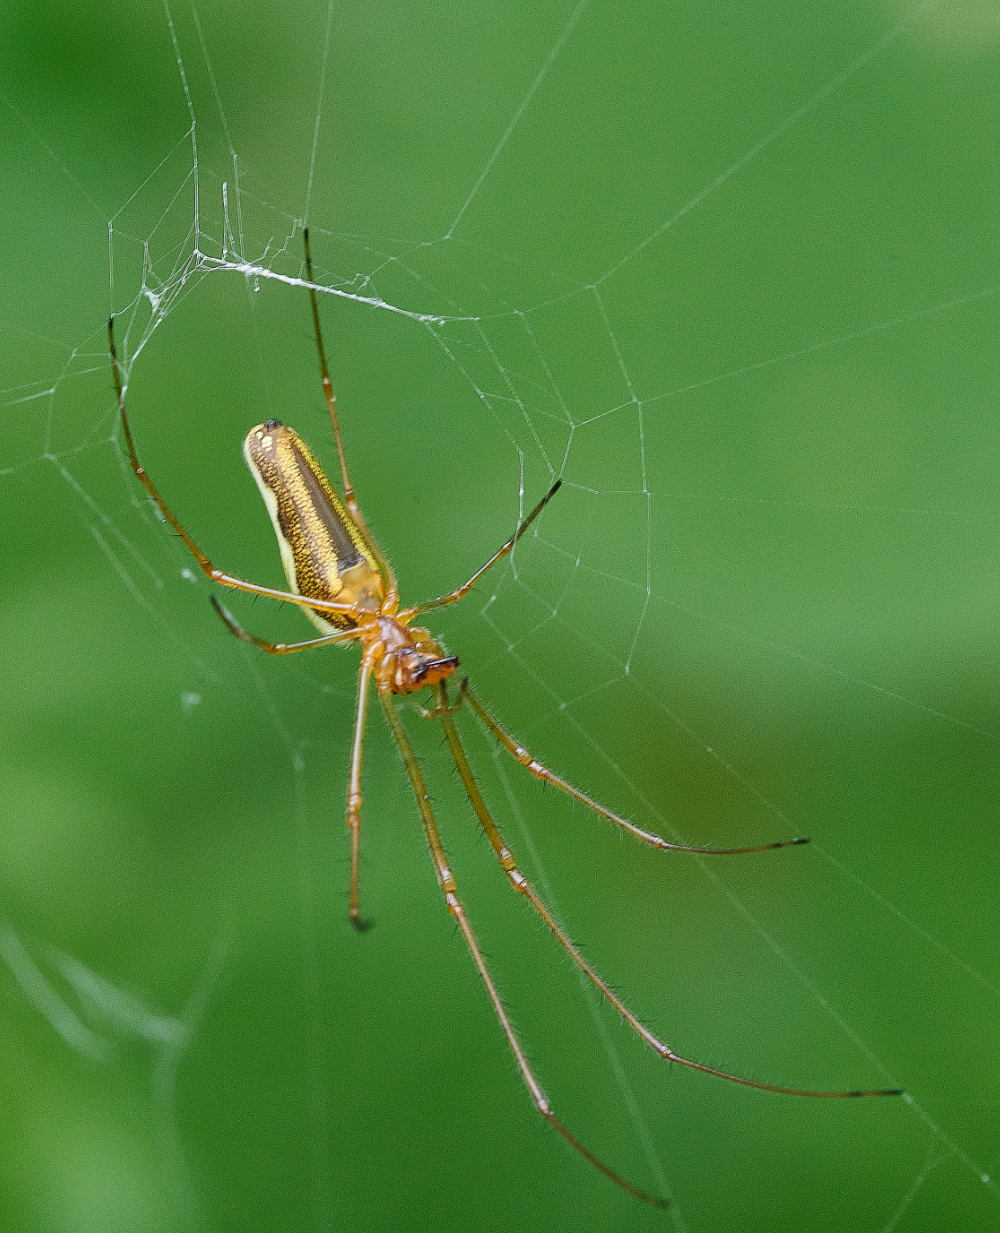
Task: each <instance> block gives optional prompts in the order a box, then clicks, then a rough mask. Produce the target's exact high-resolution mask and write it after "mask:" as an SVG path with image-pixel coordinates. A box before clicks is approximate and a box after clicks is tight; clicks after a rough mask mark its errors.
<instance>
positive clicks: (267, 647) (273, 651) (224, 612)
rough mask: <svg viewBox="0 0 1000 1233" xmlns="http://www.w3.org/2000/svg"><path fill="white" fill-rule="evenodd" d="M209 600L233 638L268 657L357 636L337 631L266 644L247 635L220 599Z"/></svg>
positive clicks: (350, 630)
mask: <svg viewBox="0 0 1000 1233" xmlns="http://www.w3.org/2000/svg"><path fill="white" fill-rule="evenodd" d="M209 599H210V600H211V603H212V607H213V608H214V609H215V611H216V612H217V613H218V614H219V618H220V619H221V621H222V623H223V625H225V627H226V629H228V630H229V632H230V633H231V634H232V635H233V636H234V637H235V638H239V640H240V641H241V642H248V643H249V644H250V645H251V646H255V647H257V648H258V650H261V651H267V653H268V655H292V654H294V653H295V652H296V651H308V650H311V649H312V648H313V647H317V646H336V645H337V644H338V643H343V642H350V641H352V640H354V639H357V638H358V636H359V635H358V631H357V630H355V629H344V630H338V631H337V633H335V634H324V635H323V636H322V637H321V638H307V639H306V640H305V641H304V642H266V641H265V640H264V639H263V638H258V637H257V636H256V635H255V634H250V633H247V631H246V630H245V629H244V628H243V626H242V625H241V624H240V623H239V622H238V621H237V620H236V618H235V617H234V616H233V614H232V613H231V612H230V611H229V609H228V608H227V607H226V605H225V604H224V603H223V602H222V600H221V599H219V598H218V597H217V596H215V595H210V596H209Z"/></svg>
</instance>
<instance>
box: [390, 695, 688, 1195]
mask: <svg viewBox="0 0 1000 1233" xmlns="http://www.w3.org/2000/svg"><path fill="white" fill-rule="evenodd" d="M379 700H380V702H381V703H382V709H383V710H384V711H385V717H386V720H387V722H388V724H389V728H390V730H391V732H392V735H393V737H394V738H395V741H396V745H397V746H398V748H399V752H400V753H401V754H402V757H403V762H404V763H405V765H406V771H407V774H408V775H409V778H410V785H411V786H412V788H413V795H414V796H415V797H416V800H417V807H418V808H419V810H420V817H421V820H422V822H423V824H424V834H425V835H426V837H427V844H428V846H429V848H430V850H431V858H432V860H433V861H434V869H435V872H436V873H437V879H438V884H439V885H440V887H441V891H442V894H443V895H444V900H445V904H446V905H447V908H448V911H449V912H450V913H451V915H452V916H453V917H454V919H455V922H456V923H457V925H458V927H459V929H460V930H461V932H462V937H463V938H464V939H465V944H466V946H467V947H468V949H469V954H470V955H471V956H472V962H473V963H474V964H475V966H476V971H477V972H478V973H479V975H480V977H481V979H482V981H483V984H484V985H485V986H486V992H487V994H488V996H489V999H490V1002H491V1003H492V1005H493V1010H494V1012H495V1014H496V1017H497V1019H498V1020H499V1021H500V1027H501V1028H502V1029H503V1034H504V1035H505V1036H506V1037H507V1043H508V1044H509V1045H510V1049H511V1052H512V1053H513V1054H514V1060H515V1062H516V1063H517V1068H518V1070H519V1071H520V1072H521V1078H522V1079H523V1080H524V1084H525V1086H526V1087H527V1089H528V1092H529V1094H530V1095H531V1099H532V1102H533V1103H534V1106H535V1108H536V1109H537V1110H538V1112H539V1113H540V1114H541V1115H542V1117H544V1118H545V1120H546V1121H547V1122H548V1123H549V1125H550V1126H552V1127H553V1128H554V1129H555V1130H558V1131H559V1133H560V1134H561V1135H562V1136H563V1138H564V1139H565V1140H566V1141H567V1142H568V1143H570V1144H571V1145H572V1146H573V1147H574V1148H576V1150H577V1151H578V1152H579V1153H580V1155H581V1156H583V1157H584V1159H585V1160H587V1161H589V1163H590V1164H592V1165H593V1166H594V1168H595V1169H598V1170H599V1171H600V1172H601V1173H603V1174H604V1176H605V1177H606V1178H608V1179H609V1180H610V1181H612V1182H614V1183H615V1185H616V1186H620V1187H621V1189H622V1190H624V1191H626V1193H628V1194H630V1195H632V1196H633V1197H634V1198H636V1199H641V1200H642V1202H643V1203H649V1204H651V1205H652V1206H653V1207H667V1206H668V1202H667V1200H666V1199H661V1198H659V1197H657V1196H656V1195H651V1194H647V1193H646V1191H644V1190H640V1189H639V1188H638V1187H637V1186H633V1185H632V1183H631V1182H628V1181H626V1180H625V1178H623V1177H621V1176H620V1175H619V1174H618V1173H616V1172H615V1171H614V1169H612V1168H610V1167H609V1166H608V1165H606V1164H605V1163H604V1161H603V1160H600V1159H598V1157H597V1156H595V1155H594V1153H593V1152H591V1151H590V1149H589V1148H586V1147H584V1145H583V1144H582V1143H581V1142H580V1140H579V1139H577V1138H576V1136H575V1135H574V1134H572V1133H571V1132H570V1131H569V1130H567V1128H566V1127H565V1126H564V1125H563V1124H562V1122H560V1121H559V1119H558V1118H557V1117H556V1116H555V1114H554V1113H553V1112H552V1108H551V1106H550V1105H549V1102H548V1098H547V1097H546V1095H545V1092H544V1091H543V1090H542V1087H541V1084H540V1083H539V1082H538V1080H537V1079H536V1078H535V1075H534V1072H533V1071H532V1069H531V1067H530V1066H529V1065H528V1059H527V1058H526V1056H525V1053H524V1049H523V1048H522V1046H521V1042H520V1040H519V1039H518V1036H517V1033H516V1032H515V1031H514V1027H513V1024H512V1023H511V1021H510V1017H509V1016H508V1014H507V1010H506V1008H505V1007H504V1004H503V1001H502V1000H501V997H500V994H499V992H498V991H497V987H496V985H495V984H494V982H493V977H492V975H491V974H490V970H489V968H488V967H487V965H486V960H485V958H484V957H483V952H482V950H481V949H480V947H479V942H478V940H477V939H476V935H475V933H474V932H473V930H472V926H471V924H470V923H469V918H468V917H467V915H466V913H465V907H464V905H463V904H462V901H461V899H459V897H458V886H457V884H456V882H455V878H454V875H453V874H452V872H451V870H450V868H449V867H448V859H447V857H446V856H445V851H444V845H443V844H442V843H441V837H440V835H439V834H438V829H437V823H436V822H435V820H434V813H433V811H432V809H431V806H430V801H429V800H428V797H427V788H426V787H425V785H424V778H423V775H422V774H421V771H420V767H419V765H418V763H417V757H416V754H415V753H414V752H413V746H412V745H411V744H410V740H409V737H408V736H407V735H406V730H405V729H404V727H403V723H402V720H401V719H400V718H399V715H398V714H397V712H396V706H395V703H394V701H393V697H392V694H390V693H389V692H388V690H385V691H383V690H381V689H380V690H379ZM445 701H447V699H445Z"/></svg>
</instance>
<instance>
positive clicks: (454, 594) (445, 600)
mask: <svg viewBox="0 0 1000 1233" xmlns="http://www.w3.org/2000/svg"><path fill="white" fill-rule="evenodd" d="M561 485H562V480H556V482H555V483H554V484H553V485H552V487H551V488H550V489H549V490H548V492H547V493H546V494H545V496H544V497H542V499H541V500H540V501H539V502H538V504H537V505H536V506H535V508H534V509H533V510H532V511H531V513H530V514H529V515H528V516H527V518H525V520H524V522H522V523H521V525H520V526H519V527H518V528H517V530H516V531H515V532H514V534H513V535H512V536H511V537H510V539H509V540H508V541H507V542H506V544H504V545H503V547H502V548H498V549H497V551H496V552H494V554H493V555H492V556H491V557H490V559H489V560H488V561H487V562H486V564H485V565H484V566H482V567H481V568H480V569H477V570H476V572H475V573H474V574H473V575H472V577H471V578H470V579H469V581H468V582H463V583H462V585H461V586H460V587H457V588H456V589H455V590H454V591H449V592H448V594H447V595H439V596H438V597H437V599H428V600H426V601H425V602H424V603H422V604H417V605H416V606H415V607H413V608H405V609H404V610H403V611H402V612H401V613H400V614H399V619H400V620H401V621H403V623H404V624H405V623H406V622H407V621H409V620H412V619H413V618H414V617H418V616H420V615H421V614H422V613H424V612H430V610H431V609H432V608H445V607H447V606H448V604H457V603H458V601H459V600H460V599H461V598H462V597H463V596H465V595H468V593H469V592H470V591H471V590H472V588H473V587H474V586H475V585H476V583H477V582H478V581H479V579H480V578H482V576H483V574H485V573H486V572H487V570H490V569H492V568H493V566H494V565H496V563H497V562H498V561H502V560H503V559H504V557H505V556H507V555H508V554H509V553H510V552H511V550H512V549H513V547H514V545H515V544H516V543H517V541H518V540H519V539H520V538H521V536H522V535H523V534H524V533H525V531H527V529H528V527H530V526H531V524H532V523H533V522H534V521H535V519H536V518H537V517H538V515H539V514H540V513H541V512H542V510H543V509H544V508H545V507H546V505H548V503H549V501H551V500H552V498H553V497H554V496H555V494H556V493H557V492H558V491H559V488H560V486H561Z"/></svg>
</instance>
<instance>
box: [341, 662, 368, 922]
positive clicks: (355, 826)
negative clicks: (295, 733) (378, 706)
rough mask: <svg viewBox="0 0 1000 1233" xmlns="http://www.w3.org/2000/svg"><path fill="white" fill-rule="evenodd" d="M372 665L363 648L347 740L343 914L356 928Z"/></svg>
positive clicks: (359, 907)
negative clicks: (347, 889) (347, 870)
mask: <svg viewBox="0 0 1000 1233" xmlns="http://www.w3.org/2000/svg"><path fill="white" fill-rule="evenodd" d="M373 668H374V661H373V657H372V656H371V655H370V654H369V653H368V652H367V651H366V652H365V654H364V655H363V656H362V658H361V671H360V672H359V673H358V706H357V711H356V713H355V718H354V740H353V741H352V742H351V779H350V783H349V785H348V788H347V829H348V830H349V831H350V834H351V895H350V901H349V905H348V909H347V915H348V917H349V918H350V921H351V924H352V925H353V926H354V928H355V929H357V930H358V932H359V933H360V932H363V931H364V930H365V929H367V928H368V922H367V921H365V920H363V919H362V916H361V894H360V889H359V888H360V881H361V754H362V750H363V749H364V743H365V720H366V718H367V715H368V685H369V682H370V681H371V676H372V671H373Z"/></svg>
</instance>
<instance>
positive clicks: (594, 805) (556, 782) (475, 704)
mask: <svg viewBox="0 0 1000 1233" xmlns="http://www.w3.org/2000/svg"><path fill="white" fill-rule="evenodd" d="M463 697H464V699H465V701H466V702H467V703H468V704H469V706H470V707H471V708H472V710H473V711H474V712H475V714H476V716H477V717H478V718H479V720H480V722H481V723H482V725H483V727H484V728H486V730H487V731H488V732H491V733H492V734H493V735H494V736H495V737H496V739H497V740H498V741H499V742H500V744H501V745H502V746H503V747H504V749H506V750H507V752H508V753H509V754H510V755H511V757H513V758H516V759H517V761H518V762H520V764H521V765H522V766H523V767H524V769H525V770H526V771H528V772H529V774H532V775H534V777H535V778H536V779H541V780H542V782H543V783H549V784H551V785H552V786H553V787H554V788H558V789H559V791H560V792H565V793H566V795H567V796H571V797H572V798H573V799H574V800H575V801H579V802H580V804H581V805H586V806H587V808H588V809H592V810H593V811H594V813H597V814H600V816H601V817H602V818H607V820H608V821H609V822H613V823H614V824H615V826H619V827H621V829H622V830H623V831H628V833H629V834H630V835H634V836H635V837H636V839H641V840H642V841H643V843H648V844H650V845H651V846H652V847H654V848H662V849H663V850H664V851H666V852H696V853H698V854H700V855H701V856H744V855H746V854H747V853H748V852H769V851H771V849H772V848H794V847H797V846H798V845H799V844H803V843H808V842H809V840H808V839H779V840H778V841H777V842H775V843H758V844H754V845H753V846H752V847H748V848H700V847H693V846H690V845H688V844H684V843H668V842H667V840H666V839H664V838H662V836H660V835H657V834H655V833H654V832H652V831H644V830H643V829H642V828H641V827H639V826H636V825H635V823H634V822H628V821H626V819H625V818H620V817H619V816H618V815H617V814H616V813H612V812H611V810H610V809H606V808H605V807H604V806H603V805H602V804H601V803H600V802H599V801H595V800H594V798H593V797H591V796H587V794H586V793H585V792H581V791H580V789H579V788H574V787H573V785H572V784H571V783H569V782H568V781H567V780H565V779H563V778H562V777H561V776H560V775H557V774H556V773H555V771H550V770H549V768H548V767H547V766H543V765H542V763H541V762H539V761H538V760H537V758H535V757H533V756H532V754H531V753H529V751H528V750H527V749H525V747H524V746H523V745H522V744H521V743H520V741H517V740H515V738H514V737H513V736H512V735H511V734H510V733H509V732H508V731H507V729H506V728H505V727H504V726H503V725H502V724H501V723H500V721H499V720H498V719H497V718H496V716H494V715H493V714H492V712H491V711H489V710H488V709H487V707H486V706H485V705H484V703H483V702H482V701H481V700H480V699H479V698H478V697H477V695H476V694H475V693H474V692H473V690H472V688H471V686H469V684H468V682H466V685H465V688H464V690H463V691H462V692H461V693H460V694H459V697H458V699H457V700H456V704H455V705H456V707H457V705H458V703H459V702H461V701H462V698H463Z"/></svg>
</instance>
